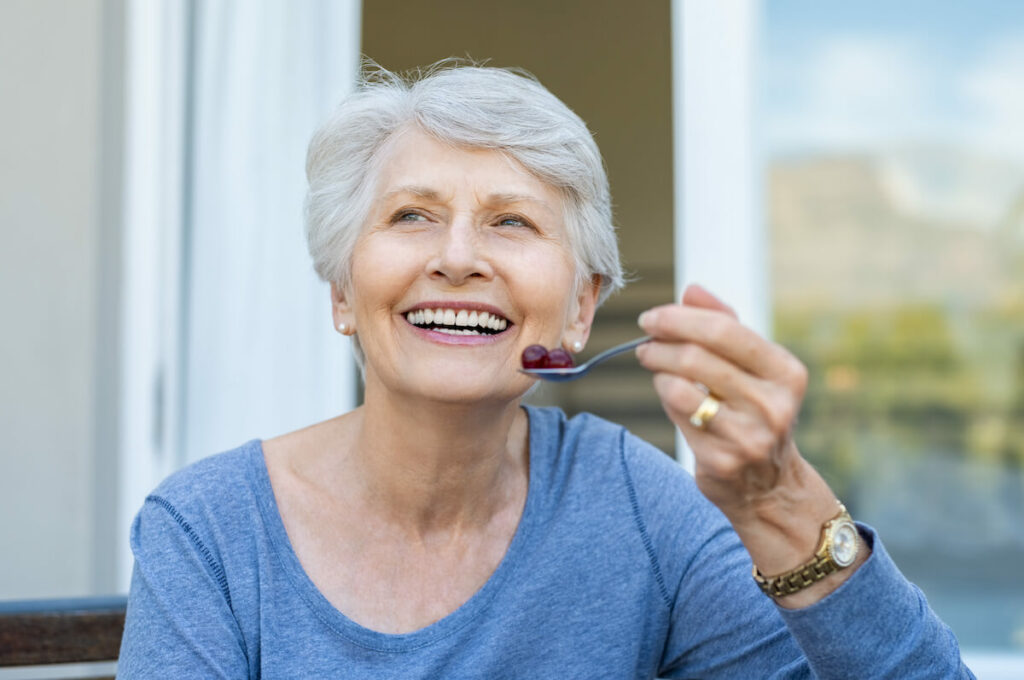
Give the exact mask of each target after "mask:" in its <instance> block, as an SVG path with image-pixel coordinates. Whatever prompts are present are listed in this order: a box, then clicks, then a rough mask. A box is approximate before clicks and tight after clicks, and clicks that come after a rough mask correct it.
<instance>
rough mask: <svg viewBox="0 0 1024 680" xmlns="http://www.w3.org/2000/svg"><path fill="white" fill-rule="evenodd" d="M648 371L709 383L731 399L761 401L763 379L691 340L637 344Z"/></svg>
mask: <svg viewBox="0 0 1024 680" xmlns="http://www.w3.org/2000/svg"><path fill="white" fill-rule="evenodd" d="M636 354H637V359H638V360H639V361H640V364H641V365H642V366H643V367H644V368H646V369H647V370H649V371H652V372H655V373H659V372H661V373H671V374H675V375H679V376H682V377H684V378H686V379H688V380H690V381H692V382H695V383H700V384H701V385H704V386H705V387H707V388H708V389H709V390H711V392H713V393H714V394H716V395H717V396H718V397H720V398H722V399H725V400H727V401H729V402H730V403H734V404H735V403H737V402H749V401H758V402H759V401H760V397H759V392H760V391H763V384H764V383H763V381H761V380H759V379H757V378H756V377H754V376H753V375H751V374H750V373H748V372H746V371H744V370H743V369H742V368H740V367H739V366H737V365H736V364H733V363H731V362H729V361H726V360H725V359H723V358H722V357H720V356H718V355H717V354H714V353H712V352H709V351H708V350H707V349H705V348H704V347H702V346H701V345H698V344H695V343H692V342H657V341H655V342H649V343H646V344H644V345H641V346H640V347H638V348H637V353H636Z"/></svg>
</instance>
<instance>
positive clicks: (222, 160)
mask: <svg viewBox="0 0 1024 680" xmlns="http://www.w3.org/2000/svg"><path fill="white" fill-rule="evenodd" d="M360 21H361V5H360V3H359V1H358V0H340V1H338V2H327V3H325V2H320V1H318V0H251V1H247V2H231V1H227V0H226V1H225V2H216V3H213V2H198V3H183V2H178V0H129V3H128V18H127V22H126V23H127V26H128V36H127V41H128V48H127V56H126V59H127V68H128V76H127V93H126V133H125V134H126V144H125V147H126V149H125V172H124V176H125V186H124V196H125V206H124V214H125V224H124V247H123V253H124V259H123V265H122V266H123V268H124V277H123V282H124V292H123V304H122V319H123V326H122V346H123V347H124V352H123V356H122V361H121V373H122V379H121V387H120V395H119V396H120V402H121V415H120V422H121V434H120V441H119V460H120V465H119V475H120V479H119V481H118V486H119V487H120V491H119V494H118V498H119V502H118V506H119V509H118V521H119V524H120V527H119V530H120V532H121V535H122V536H124V540H123V542H122V543H121V544H120V547H119V559H118V564H119V574H118V582H119V583H121V584H123V586H124V587H125V588H126V587H127V584H128V577H129V574H130V570H131V565H132V558H131V553H130V550H129V548H128V545H127V534H128V528H129V525H130V522H131V519H132V517H133V516H134V514H135V513H136V512H137V511H138V509H139V507H140V506H141V504H142V502H143V499H144V498H145V495H146V493H148V492H149V491H150V490H151V489H152V488H153V487H154V486H155V485H156V484H157V483H159V481H160V480H161V479H162V478H163V477H164V476H166V475H167V474H168V473H169V472H171V471H173V470H174V469H176V468H177V467H180V466H181V465H183V464H185V463H187V462H190V461H192V460H195V459H198V458H201V457H203V456H206V455H210V454H212V453H216V452H217V451H220V450H223V449H226V448H229V447H233V446H236V445H238V444H241V443H243V442H244V441H246V440H247V439H251V438H255V437H268V436H272V435H275V434H278V433H281V432H285V431H288V430H292V429H296V428H298V427H301V426H304V425H307V424H309V423H312V422H315V421H317V420H322V419H325V418H327V417H330V416H333V415H337V414H338V413H340V412H343V411H345V410H348V409H350V408H352V407H353V406H354V401H355V385H356V372H355V367H354V363H353V361H352V359H351V351H350V348H349V346H348V342H347V341H346V340H344V339H342V338H341V336H339V335H338V334H337V333H336V332H334V329H333V326H332V323H331V315H330V304H329V298H328V291H327V286H326V285H325V284H323V283H321V282H320V281H318V280H317V279H316V276H315V274H314V273H313V269H312V265H311V263H310V260H309V256H308V255H307V254H306V248H305V240H304V236H303V228H302V206H303V197H304V193H305V174H304V161H305V151H306V145H307V143H308V141H309V138H310V136H311V134H312V132H313V129H314V127H315V126H316V125H317V124H318V123H319V122H320V121H321V120H322V119H323V118H324V117H325V116H326V115H327V113H328V112H329V111H330V109H331V108H332V107H333V105H334V104H336V103H337V101H338V100H339V99H340V98H341V96H342V95H343V94H344V93H345V92H346V91H348V90H349V89H350V88H351V87H352V84H353V83H354V82H355V76H356V74H357V72H358V68H359V52H360V45H359V36H360Z"/></svg>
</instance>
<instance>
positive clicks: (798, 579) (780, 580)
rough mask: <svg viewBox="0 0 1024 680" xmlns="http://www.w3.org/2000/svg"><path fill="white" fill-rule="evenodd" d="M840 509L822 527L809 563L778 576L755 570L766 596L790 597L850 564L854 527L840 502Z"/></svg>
mask: <svg viewBox="0 0 1024 680" xmlns="http://www.w3.org/2000/svg"><path fill="white" fill-rule="evenodd" d="M839 510H840V512H839V514H838V515H837V516H835V517H834V518H832V519H830V520H829V521H828V522H825V526H823V527H822V529H821V543H820V544H819V545H818V550H817V551H816V552H815V553H814V557H813V558H812V559H811V561H810V562H806V563H804V564H801V565H800V566H799V567H797V568H796V569H791V570H790V571H787V572H786V573H784V574H779V575H778V576H765V575H764V574H762V573H761V571H760V570H759V569H758V568H757V567H756V566H755V567H754V580H755V581H757V585H759V586H760V587H761V590H762V591H764V594H765V595H770V596H771V597H784V596H786V595H792V594H793V593H795V592H798V591H800V590H803V589H804V588H806V587H807V586H810V585H813V584H815V583H817V582H818V581H820V580H821V579H823V578H825V577H826V576H828V575H829V574H831V573H834V572H837V571H839V570H840V569H844V568H846V567H848V566H850V565H851V564H853V562H854V560H856V559H857V550H858V549H859V542H858V540H857V525H855V524H854V523H853V518H852V517H850V513H848V512H847V511H846V507H845V506H844V505H843V504H842V503H840V504H839Z"/></svg>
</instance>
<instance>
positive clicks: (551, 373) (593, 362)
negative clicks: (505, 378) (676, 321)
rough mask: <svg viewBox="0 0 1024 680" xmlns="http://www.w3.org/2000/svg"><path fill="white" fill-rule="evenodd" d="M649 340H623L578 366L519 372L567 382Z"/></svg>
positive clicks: (542, 378) (646, 337)
mask: <svg viewBox="0 0 1024 680" xmlns="http://www.w3.org/2000/svg"><path fill="white" fill-rule="evenodd" d="M650 340H651V336H649V335H645V336H643V337H642V338H636V339H635V340H630V341H629V342H624V343H622V344H621V345H616V346H615V347H612V348H611V349H606V350H605V351H603V352H601V353H600V354H598V355H596V356H594V357H593V358H591V359H590V361H586V362H584V363H582V364H580V365H579V366H572V367H571V368H520V369H519V372H520V373H525V374H526V375H529V376H533V377H534V378H538V379H539V380H546V381H548V382H569V381H570V380H578V379H579V378H582V377H583V376H585V375H586V374H587V373H590V369H592V368H593V367H594V366H597V365H598V364H600V363H602V362H604V361H607V360H608V359H611V358H612V357H613V356H615V355H617V354H622V353H623V352H628V351H629V350H631V349H633V348H634V347H639V346H640V345H642V344H644V343H645V342H650Z"/></svg>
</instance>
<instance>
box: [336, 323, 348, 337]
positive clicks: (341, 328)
mask: <svg viewBox="0 0 1024 680" xmlns="http://www.w3.org/2000/svg"><path fill="white" fill-rule="evenodd" d="M347 330H348V326H346V325H345V324H343V323H339V324H338V332H339V333H341V334H342V335H345V331H347Z"/></svg>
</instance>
